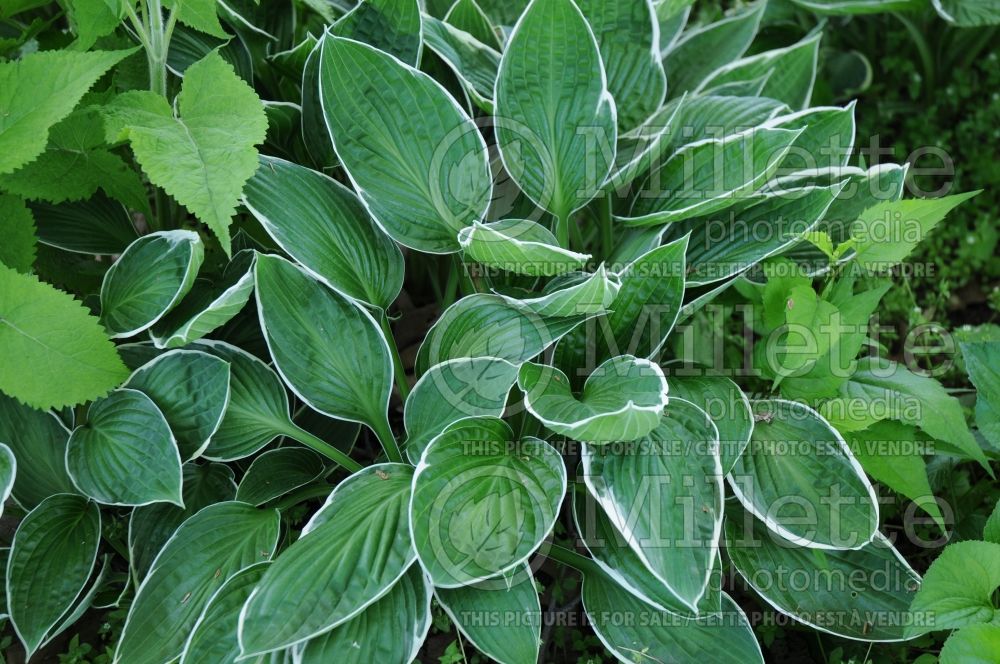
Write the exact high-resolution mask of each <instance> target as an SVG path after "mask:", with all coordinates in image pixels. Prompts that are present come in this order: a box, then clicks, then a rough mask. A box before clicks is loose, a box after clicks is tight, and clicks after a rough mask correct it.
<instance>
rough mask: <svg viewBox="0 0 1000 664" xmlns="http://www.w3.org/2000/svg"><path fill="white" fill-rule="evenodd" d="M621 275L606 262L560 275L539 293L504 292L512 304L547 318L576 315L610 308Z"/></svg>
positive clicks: (572, 316)
mask: <svg viewBox="0 0 1000 664" xmlns="http://www.w3.org/2000/svg"><path fill="white" fill-rule="evenodd" d="M620 288H621V279H620V278H619V277H618V275H617V274H614V273H612V272H608V270H607V268H605V267H604V264H603V263H602V264H601V265H599V266H597V270H596V271H595V272H593V273H592V274H587V273H585V272H570V273H567V274H563V275H560V276H559V277H556V278H555V279H553V280H552V281H550V282H549V283H548V284H546V285H545V289H544V290H543V291H542V294H541V295H539V296H537V297H531V298H527V299H519V298H514V297H509V296H506V295H501V296H500V297H502V298H503V299H504V300H506V301H507V302H508V303H509V304H510V305H511V306H512V307H516V308H518V309H525V310H527V311H529V312H531V313H532V314H534V315H536V316H542V317H543V318H576V317H579V316H589V315H593V314H599V313H602V312H604V311H607V310H608V308H609V307H610V306H611V303H612V302H614V301H615V298H616V297H617V296H618V290H619V289H620Z"/></svg>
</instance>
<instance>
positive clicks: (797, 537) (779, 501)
mask: <svg viewBox="0 0 1000 664" xmlns="http://www.w3.org/2000/svg"><path fill="white" fill-rule="evenodd" d="M752 405H753V412H754V420H755V424H754V429H753V434H752V435H751V437H750V444H749V445H748V446H747V448H746V451H744V453H743V455H742V456H740V457H739V459H738V460H737V461H736V464H735V465H734V466H733V470H732V474H730V476H729V484H730V486H731V487H732V490H733V493H734V494H735V495H736V497H737V498H738V499H739V501H740V502H741V503H742V504H743V506H744V507H745V508H746V509H747V510H749V511H750V512H751V513H752V514H753V515H754V516H756V517H757V518H759V519H761V520H762V521H763V522H764V523H765V524H767V527H768V528H769V529H771V530H772V531H774V532H775V533H777V534H779V535H780V536H782V537H783V538H785V539H788V540H790V541H791V542H794V543H795V544H796V545H798V546H805V547H809V548H814V549H857V548H859V547H862V546H864V545H866V544H868V543H869V542H871V540H872V538H873V537H875V535H876V533H877V532H878V531H877V528H878V512H879V510H878V497H877V496H876V495H875V490H874V489H873V488H872V485H871V484H870V483H869V482H868V478H867V477H865V473H864V470H862V468H861V465H860V464H859V463H858V461H857V459H855V458H854V455H853V454H851V450H850V448H848V446H847V443H846V442H845V441H844V439H843V438H842V437H841V435H840V434H839V433H838V432H837V431H836V430H835V429H834V428H833V427H831V426H830V425H829V423H827V421H826V420H824V419H823V418H822V417H821V416H820V415H819V413H817V412H816V411H814V410H812V409H811V408H809V407H808V406H805V405H803V404H800V403H797V402H793V401H783V400H780V399H772V400H769V401H757V402H754V403H753V404H752Z"/></svg>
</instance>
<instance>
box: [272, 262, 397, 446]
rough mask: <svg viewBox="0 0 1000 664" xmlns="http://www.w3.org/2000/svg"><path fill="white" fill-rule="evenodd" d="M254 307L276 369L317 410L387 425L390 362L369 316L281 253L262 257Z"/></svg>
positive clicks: (377, 425)
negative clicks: (258, 315)
mask: <svg viewBox="0 0 1000 664" xmlns="http://www.w3.org/2000/svg"><path fill="white" fill-rule="evenodd" d="M255 273H256V284H257V285H256V288H257V309H258V313H259V314H260V320H261V327H262V328H263V329H264V336H265V338H266V339H267V345H268V348H269V349H270V351H271V357H273V358H274V363H275V366H276V367H277V369H278V372H279V373H280V374H281V375H282V377H283V378H284V379H285V382H286V383H288V384H289V386H291V387H292V389H293V391H295V393H296V394H297V395H299V396H300V397H301V398H302V399H303V401H305V402H306V403H307V404H309V405H310V406H311V407H312V408H315V409H316V410H318V411H320V412H322V413H325V414H327V415H330V416H331V417H337V418H340V419H346V420H351V421H352V422H361V423H363V424H366V425H368V426H369V427H371V428H372V429H373V430H375V431H376V432H378V434H379V436H380V437H381V436H382V435H383V433H384V432H385V431H386V430H387V429H388V421H387V418H388V415H387V409H388V404H389V393H390V391H391V390H392V372H393V369H392V360H391V359H390V357H389V348H388V346H387V344H386V340H385V337H383V336H382V332H381V331H380V330H379V328H378V324H377V323H376V322H375V320H374V319H373V318H372V317H371V315H370V314H369V313H368V312H367V311H365V310H364V309H362V308H361V307H360V306H358V305H357V304H355V303H354V301H352V300H348V299H346V298H344V297H343V296H342V295H339V294H337V293H336V292H334V291H331V290H329V289H327V288H326V287H325V286H323V285H322V284H320V283H319V282H317V281H315V280H313V279H312V278H311V277H309V276H308V275H307V274H305V273H304V272H303V271H302V270H300V269H299V268H297V267H296V266H295V265H293V264H292V263H290V262H288V261H287V260H285V259H283V258H279V257H277V256H271V255H260V256H258V257H257V265H256V267H255Z"/></svg>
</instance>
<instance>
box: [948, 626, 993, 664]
mask: <svg viewBox="0 0 1000 664" xmlns="http://www.w3.org/2000/svg"><path fill="white" fill-rule="evenodd" d="M996 652H1000V625H968V626H967V627H965V628H963V629H961V630H959V631H957V632H955V633H953V634H952V635H951V636H949V637H948V640H947V641H945V642H944V647H942V648H941V653H940V655H939V661H940V662H941V664H990V661H989V657H990V656H991V655H990V653H996Z"/></svg>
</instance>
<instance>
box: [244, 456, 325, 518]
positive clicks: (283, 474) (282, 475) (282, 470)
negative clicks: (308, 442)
mask: <svg viewBox="0 0 1000 664" xmlns="http://www.w3.org/2000/svg"><path fill="white" fill-rule="evenodd" d="M324 470H325V468H324V467H323V460H322V459H321V458H320V457H319V455H318V454H316V453H315V452H313V451H312V450H309V449H306V448H304V447H282V448H280V449H276V450H269V451H267V452H264V453H263V454H261V455H260V456H258V457H257V458H255V459H254V460H253V463H251V464H250V467H249V468H247V471H246V473H245V474H244V475H243V479H242V480H240V486H239V489H237V490H236V500H239V501H242V502H244V503H248V504H250V505H255V506H259V505H263V504H264V503H266V502H268V501H269V500H274V499H275V498H278V497H280V496H283V495H285V494H286V493H289V492H291V491H293V490H294V489H297V488H299V487H300V486H305V485H306V484H309V483H310V482H312V481H313V480H316V479H318V478H319V477H321V476H322V475H323V471H324Z"/></svg>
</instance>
